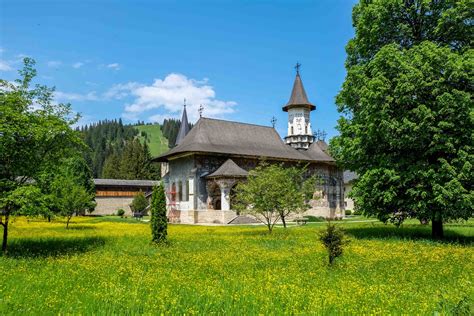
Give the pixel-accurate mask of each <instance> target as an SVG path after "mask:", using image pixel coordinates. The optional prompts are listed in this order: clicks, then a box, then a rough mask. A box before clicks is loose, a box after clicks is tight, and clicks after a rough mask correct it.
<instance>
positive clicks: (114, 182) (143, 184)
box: [94, 179, 160, 187]
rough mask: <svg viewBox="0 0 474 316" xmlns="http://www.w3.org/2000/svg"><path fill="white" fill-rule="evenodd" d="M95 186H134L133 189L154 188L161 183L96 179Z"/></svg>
mask: <svg viewBox="0 0 474 316" xmlns="http://www.w3.org/2000/svg"><path fill="white" fill-rule="evenodd" d="M94 184H95V185H110V186H133V187H152V186H154V185H159V184H160V181H152V180H122V179H94Z"/></svg>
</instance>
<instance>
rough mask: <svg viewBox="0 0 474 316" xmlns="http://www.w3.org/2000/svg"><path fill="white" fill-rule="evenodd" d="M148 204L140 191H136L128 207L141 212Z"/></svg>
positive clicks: (135, 211)
mask: <svg viewBox="0 0 474 316" xmlns="http://www.w3.org/2000/svg"><path fill="white" fill-rule="evenodd" d="M147 206H148V201H147V199H146V198H145V194H143V192H142V191H140V192H138V194H137V195H135V197H134V198H133V201H132V204H130V208H131V209H132V211H133V212H134V213H143V212H144V211H145V209H146V208H147Z"/></svg>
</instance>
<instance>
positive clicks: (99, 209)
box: [92, 196, 133, 215]
mask: <svg viewBox="0 0 474 316" xmlns="http://www.w3.org/2000/svg"><path fill="white" fill-rule="evenodd" d="M95 201H96V203H97V206H96V207H95V210H94V212H93V213H92V214H93V215H113V214H116V213H117V210H119V209H123V210H124V211H125V215H132V210H131V209H130V204H131V203H132V201H133V197H119V196H117V197H100V196H96V198H95Z"/></svg>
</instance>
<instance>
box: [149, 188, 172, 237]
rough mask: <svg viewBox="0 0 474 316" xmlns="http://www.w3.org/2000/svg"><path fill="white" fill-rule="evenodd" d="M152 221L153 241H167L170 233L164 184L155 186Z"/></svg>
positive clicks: (152, 197)
mask: <svg viewBox="0 0 474 316" xmlns="http://www.w3.org/2000/svg"><path fill="white" fill-rule="evenodd" d="M150 223H151V235H152V242H154V243H162V242H165V241H166V238H167V235H168V219H167V217H166V198H165V191H164V189H163V185H156V186H155V187H153V194H152V196H151V221H150Z"/></svg>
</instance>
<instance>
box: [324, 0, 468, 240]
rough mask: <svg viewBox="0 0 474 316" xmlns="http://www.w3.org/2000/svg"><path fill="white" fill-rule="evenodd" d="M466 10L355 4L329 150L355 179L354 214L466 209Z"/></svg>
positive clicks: (451, 214) (383, 1)
mask: <svg viewBox="0 0 474 316" xmlns="http://www.w3.org/2000/svg"><path fill="white" fill-rule="evenodd" d="M472 19H473V11H472V9H469V8H468V1H423V0H416V1H415V0H412V1H395V0H378V1H361V2H360V3H359V4H358V5H357V6H356V7H355V8H354V14H353V21H354V25H355V27H356V36H355V38H354V39H352V40H351V41H350V42H349V44H348V45H347V53H348V57H347V64H346V65H347V77H346V80H345V82H344V84H343V87H342V90H341V92H340V93H339V95H338V96H337V104H338V109H339V111H340V112H341V113H343V114H344V116H343V117H342V118H341V119H340V120H339V123H338V129H339V131H340V136H338V137H336V138H335V139H333V141H332V142H331V151H332V153H333V155H334V156H335V158H336V159H337V160H338V161H339V162H341V163H342V164H343V165H344V167H345V168H347V169H350V170H352V171H355V172H357V173H358V174H359V177H360V178H359V179H358V181H356V183H355V185H354V188H353V190H352V193H351V195H352V197H353V198H354V200H355V203H356V205H355V208H356V211H358V210H363V211H364V212H365V214H366V215H376V216H377V217H378V218H379V219H380V220H382V221H384V222H386V221H389V220H390V221H392V222H394V223H396V224H400V223H402V222H403V221H404V220H405V219H406V218H409V217H414V218H418V219H420V220H431V221H432V224H433V226H432V227H433V236H435V237H441V236H442V235H443V230H442V223H443V222H444V221H448V220H454V219H459V218H461V219H467V218H468V217H469V216H471V215H472V213H473V205H474V192H473V183H472V179H473V172H474V169H473V166H474V152H473V146H474V144H473V140H474V137H473V132H472V131H473V130H474V106H473V99H472V92H473V78H474V76H473V75H474V71H473V69H474V58H473V57H474V55H473V50H472V41H473V33H472V32H469V31H468V29H469V27H468V24H469V21H472Z"/></svg>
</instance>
